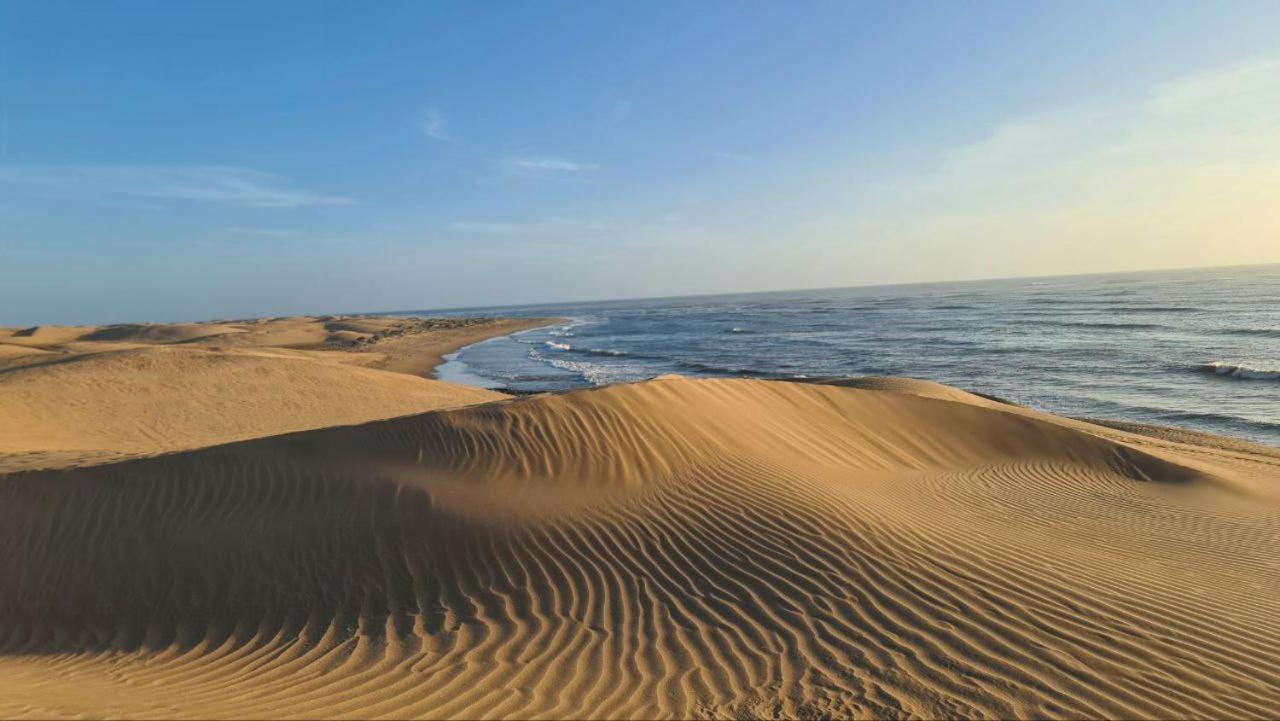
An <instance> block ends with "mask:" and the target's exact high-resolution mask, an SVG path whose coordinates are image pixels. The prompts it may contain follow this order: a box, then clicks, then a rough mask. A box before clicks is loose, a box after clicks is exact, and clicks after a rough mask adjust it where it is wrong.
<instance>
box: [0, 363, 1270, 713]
mask: <svg viewBox="0 0 1280 721" xmlns="http://www.w3.org/2000/svg"><path fill="white" fill-rule="evenodd" d="M957 393H959V391H957ZM1148 441H1149V442H1148ZM1211 453H1218V451H1213V450H1211V449H1202V448H1199V447H1193V446H1190V445H1187V444H1179V443H1172V442H1169V443H1166V442H1162V441H1158V440H1155V439H1146V440H1144V437H1142V436H1136V435H1133V434H1127V433H1125V432H1123V431H1117V430H1114V429H1102V428H1096V429H1095V427H1093V426H1090V425H1089V424H1085V423H1082V422H1079V421H1067V420H1065V419H1056V418H1054V417H1052V416H1046V415H1044V414H1037V413H1035V412H1034V411H1027V410H1026V409H1020V410H1019V409H1015V410H1014V411H1006V410H1003V409H1001V408H996V407H989V406H986V405H983V404H979V403H962V402H956V401H953V400H940V399H938V398H928V397H920V396H919V395H911V394H905V393H900V392H892V391H886V390H875V391H871V390H865V389H860V388H850V387H841V386H839V385H820V384H798V383H785V382H774V381H750V380H698V381H694V380H687V379H679V378H665V379H662V380H656V381H651V382H647V383H641V384H635V385H627V386H615V387H609V388H604V389H599V390H593V391H582V392H575V393H569V394H565V395H558V396H538V397H530V398H522V399H517V400H501V401H496V402H491V403H485V404H481V405H474V406H469V407H466V408H460V409H456V410H444V411H436V412H431V413H426V414H422V415H416V416H409V417H404V418H395V419H392V420H385V421H377V422H372V423H367V424H364V425H359V426H351V427H342V428H328V429H321V430H314V431H305V432H300V433H293V434H289V435H284V436H278V437H272V438H262V439H256V440H248V441H241V442H236V443H231V444H227V445H221V446H217V447H212V448H202V449H198V450H190V451H183V452H180V453H173V454H169V455H165V456H161V457H157V458H147V459H139V460H130V461H126V462H122V463H116V464H112V465H106V466H97V467H88V468H76V469H67V470H59V471H40V472H34V471H33V472H24V473H17V474H13V475H10V476H9V477H7V478H6V479H4V483H3V484H2V485H0V519H2V522H0V551H2V553H0V620H2V621H0V622H2V624H3V625H2V626H0V649H2V650H0V715H4V716H23V715H28V716H64V715H74V714H90V715H122V716H134V717H169V716H176V715H185V716H198V717H236V716H255V717H262V716H286V715H287V716H311V717H333V716H345V717H362V718H369V717H413V716H418V717H441V716H457V717H689V716H710V717H734V716H738V717H740V716H764V717H773V716H781V717H811V716H841V717H848V716H875V717H884V716H903V715H911V716H920V717H939V716H986V717H1002V718H1007V717H1046V716H1049V717H1171V716H1178V717H1185V716H1199V717H1222V716H1230V717H1267V716H1270V715H1273V713H1274V710H1275V709H1276V708H1277V707H1280V684H1277V682H1276V680H1275V677H1274V674H1273V673H1271V670H1272V669H1274V668H1277V667H1280V651H1278V650H1277V649H1280V598H1277V594H1275V593H1274V592H1273V591H1274V589H1275V588H1277V587H1280V569H1277V567H1276V565H1275V563H1274V558H1275V557H1276V553H1277V551H1280V540H1278V539H1280V504H1278V503H1276V502H1274V501H1271V500H1267V499H1265V498H1263V499H1260V498H1258V497H1255V496H1254V495H1251V494H1249V493H1246V492H1242V491H1239V490H1238V489H1240V488H1247V487H1248V485H1249V484H1251V483H1252V484H1257V483H1261V482H1265V481H1266V480H1268V479H1269V480H1274V479H1275V478H1276V477H1277V475H1276V471H1277V468H1278V467H1280V466H1278V465H1277V463H1276V460H1275V459H1269V458H1268V457H1266V456H1256V455H1255V456H1250V455H1244V454H1242V455H1237V456H1234V457H1232V458H1230V459H1226V460H1222V461H1221V462H1218V460H1214V462H1212V463H1206V462H1205V460H1204V458H1205V456H1206V454H1211ZM1224 474H1235V475H1237V476H1240V477H1241V478H1244V479H1246V480H1247V481H1248V483H1243V485H1242V484H1240V483H1236V482H1235V480H1236V479H1234V478H1231V479H1227V478H1225V476H1224ZM138 688H145V689H146V692H145V693H135V692H131V690H132V689H138Z"/></svg>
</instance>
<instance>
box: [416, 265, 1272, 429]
mask: <svg viewBox="0 0 1280 721" xmlns="http://www.w3.org/2000/svg"><path fill="white" fill-rule="evenodd" d="M412 313H414V314H428V315H496V316H557V317H564V318H567V319H568V320H566V321H565V322H563V323H560V324H557V325H554V326H550V327H546V328H539V329H535V330H531V331H525V332H522V333H517V334H515V335H512V336H507V337H502V338H496V339H492V340H488V341H485V342H483V343H478V344H476V345H472V346H468V347H467V348H464V349H462V350H461V351H460V352H459V353H457V354H455V355H454V356H452V357H451V358H450V362H449V363H447V364H446V366H445V367H444V368H442V371H441V373H442V377H445V378H448V379H451V380H456V381H462V382H467V383H471V384H474V385H481V386H486V387H492V388H505V389H509V390H513V391H522V392H536V391H562V390H567V389H573V388H586V387H591V386H599V385H605V384H609V383H621V382H628V381H637V380H642V379H646V378H651V377H653V376H657V375H662V374H665V373H679V374H683V375H687V376H698V377H749V378H804V377H811V378H812V377H820V376H861V375H895V376H910V377H913V378H924V379H928V380H933V381H938V382H941V383H946V384H949V385H953V386H957V387H959V388H964V389H966V390H970V391H976V392H979V393H984V394H988V395H992V396H997V397H1000V398H1003V399H1006V400H1010V401H1013V402H1015V403H1020V404H1023V405H1027V406H1031V407H1033V408H1037V409H1041V410H1045V411H1049V412H1052V413H1058V414H1062V415H1067V416H1077V417H1094V418H1108V419H1116V420H1127V421H1136V422H1143V423H1157V424H1161V425H1169V426H1180V427H1184V428H1189V429H1193V430H1201V431H1208V432H1212V433H1219V434H1224V435H1229V436H1235V437H1239V438H1246V439H1250V440H1254V441H1259V442H1263V443H1268V444H1271V445H1276V446H1280V265H1269V266H1251V267H1233V268H1215V269H1201V270H1178V271H1159V272H1145V273H1126V274H1107V275H1091V276H1071V277H1053V278H1026V279H1006V280H989V281H972V282H954V283H931V284H914V285H894V286H874V287H855V288H837V289H825V290H804V291H789V292H774V293H749V294H739V295H717V296H699V297H685V298H659V299H646V300H628V301H608V302H594V303H561V304H545V305H526V306H515V307H505V308H463V309H450V310H448V311H439V310H431V311H413V312H412Z"/></svg>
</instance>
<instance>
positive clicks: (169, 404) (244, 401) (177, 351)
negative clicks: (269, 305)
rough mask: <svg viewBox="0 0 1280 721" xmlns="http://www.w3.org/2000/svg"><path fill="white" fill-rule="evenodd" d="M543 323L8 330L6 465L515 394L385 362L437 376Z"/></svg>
mask: <svg viewBox="0 0 1280 721" xmlns="http://www.w3.org/2000/svg"><path fill="white" fill-rule="evenodd" d="M544 322H546V321H545V320H540V319H521V320H512V319H494V320H482V321H477V320H475V319H419V318H400V317H333V316H326V317H321V318H314V317H298V318H277V319H264V320H253V321H225V322H214V323H178V324H167V325H165V324H122V325H110V326H79V327H70V326H63V327H51V326H37V327H33V328H25V329H0V472H5V471H12V470H19V469H30V468H55V467H66V466H72V465H84V464H86V463H102V462H106V461H111V460H120V459H123V458H129V457H135V456H141V455H153V454H156V453H164V452H170V451H175V450H183V449H192V448H200V447H203V446H209V445H214V444H219V443H227V442H230V441H235V440H244V439H248V438H257V437H262V436H270V435H277V434H280V433H287V432H290V431H297V430H303V429H309V428H322V427H327V426H333V425H342V424H351V423H363V422H365V421H370V420H376V419H383V418H392V417H395V416H401V415H408V414H411V413H421V412H423V411H428V410H435V409H439V408H454V407H457V406H462V405H468V404H471V403H481V402H486V401H491V400H494V399H497V398H502V397H504V396H502V395H501V394H498V393H493V392H491V391H485V390H480V389H476V388H468V387H464V386H457V385H453V384H448V383H440V382H437V381H433V380H426V379H424V378H421V377H416V378H415V377H411V375H412V374H411V375H406V374H404V373H399V372H386V371H384V370H381V369H390V370H404V369H403V368H401V366H412V370H414V371H417V373H416V374H417V375H422V376H430V375H431V370H432V369H433V368H434V364H435V363H438V362H439V360H438V358H439V355H440V353H442V352H447V351H448V350H453V349H455V348H457V347H458V346H461V345H464V344H466V343H471V342H474V341H476V340H479V339H481V338H484V337H488V336H494V335H502V334H504V333H509V332H511V331H513V330H518V329H520V328H522V327H529V326H532V325H537V324H540V323H544ZM353 328H354V329H357V330H359V333H356V334H354V335H352V337H351V338H343V337H338V338H336V339H335V335H339V336H340V335H341V334H345V333H348V332H350V331H349V329H353ZM433 359H434V363H433V362H432V361H433ZM349 366H357V367H354V368H353V367H349ZM393 366H394V368H392V367H393Z"/></svg>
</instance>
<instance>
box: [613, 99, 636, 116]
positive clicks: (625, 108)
mask: <svg viewBox="0 0 1280 721" xmlns="http://www.w3.org/2000/svg"><path fill="white" fill-rule="evenodd" d="M631 110H632V107H631V102H630V101H628V100H619V101H617V102H616V103H614V104H613V107H611V108H609V119H610V120H626V119H627V118H629V117H631Z"/></svg>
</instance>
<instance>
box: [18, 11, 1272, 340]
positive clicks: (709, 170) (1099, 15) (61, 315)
mask: <svg viewBox="0 0 1280 721" xmlns="http://www.w3.org/2000/svg"><path fill="white" fill-rule="evenodd" d="M1278 27H1280V3H1276V2H1273V1H1267V2H1260V3H1250V2H1246V1H1244V0H1240V1H1236V2H1232V3H1230V4H1229V5H1227V6H1222V5H1218V4H1210V3H1204V4H1198V3H1193V2H1186V1H1182V0H1180V1H1178V2H1130V3H1114V2H1040V1H1035V2H1016V3H1015V2H948V3H939V2H890V3H872V2H802V3H782V2H749V1H738V0H735V1H733V2H698V3H677V2H648V1H646V2H572V3H560V2H551V1H550V0H539V2H526V3H510V2H492V3H481V2H460V3H446V2H404V3H396V2H378V3H348V2H341V3H340V2H332V3H330V2H319V1H313V0H308V1H305V2H292V3H291V2H234V1H231V0H222V1H221V2H217V3H173V2H163V1H157V2H126V1H123V0H122V1H119V2H110V3H99V2H88V1H85V2H62V1H60V0H30V1H29V0H0V324H4V325H29V324H34V323H102V322H127V321H175V320H199V319H208V318H226V317H251V316H262V315H286V314H297V313H343V312H360V311H380V310H400V309H428V308H444V307H464V306H482V305H510V304H517V303H535V302H552V301H571V300H592V299H606V298H625V297H653V296H662V295H687V294H701V293H717V292H740V291H752V290H781V289H792V288H814V287H835V286H848V285H863V284H880V283H899V282H918V281H940V280H960V279H971V278H991V277H1010V276H1030V275H1053V274H1067V273H1090V272H1107V271H1123V270H1137V269H1149V268H1171V267H1189V266H1202V265H1231V264H1245V263H1264V262H1280V39H1278V38H1280V36H1278V35H1277V33H1276V28H1278Z"/></svg>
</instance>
